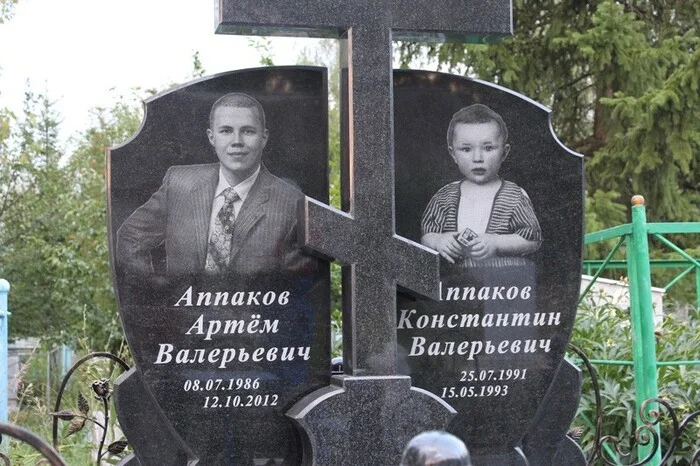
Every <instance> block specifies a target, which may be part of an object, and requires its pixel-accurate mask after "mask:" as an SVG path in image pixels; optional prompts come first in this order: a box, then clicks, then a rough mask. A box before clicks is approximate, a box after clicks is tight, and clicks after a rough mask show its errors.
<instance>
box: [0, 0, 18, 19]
mask: <svg viewBox="0 0 700 466" xmlns="http://www.w3.org/2000/svg"><path fill="white" fill-rule="evenodd" d="M16 4H17V0H0V24H2V23H4V22H5V21H6V20H8V19H10V18H12V12H13V10H14V7H15V5H16Z"/></svg>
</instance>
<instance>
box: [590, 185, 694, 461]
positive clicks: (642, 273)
mask: <svg viewBox="0 0 700 466" xmlns="http://www.w3.org/2000/svg"><path fill="white" fill-rule="evenodd" d="M691 233H700V222H688V223H647V221H646V209H645V206H644V198H643V197H642V196H634V197H633V198H632V223H628V224H625V225H620V226H617V227H614V228H609V229H607V230H602V231H598V232H595V233H590V234H587V235H586V236H585V244H586V245H589V244H594V243H598V242H601V241H609V240H613V241H615V240H616V242H615V245H614V246H613V248H612V250H611V251H610V253H609V254H608V255H607V257H606V258H605V259H603V260H586V261H584V269H585V270H586V272H588V274H589V275H591V273H592V272H594V271H595V273H594V274H593V279H592V280H591V282H590V284H589V285H588V286H587V287H586V289H585V290H584V291H583V293H582V294H581V297H580V300H579V303H580V302H581V301H582V300H583V299H584V297H585V295H586V294H587V293H588V292H589V291H590V290H591V288H592V287H593V285H594V283H595V281H596V280H597V279H598V278H599V277H600V276H601V274H602V273H603V272H604V271H605V270H606V269H614V268H625V269H627V276H628V278H629V294H630V319H631V324H632V359H633V360H632V361H617V360H597V359H592V360H591V362H593V363H597V364H616V365H632V366H633V368H634V384H635V399H636V403H637V406H642V403H643V402H644V401H645V400H648V399H650V398H657V396H658V379H657V368H658V367H660V366H668V365H687V364H698V365H700V360H699V361H657V359H656V340H655V336H654V312H653V306H652V293H651V268H652V267H654V268H657V267H658V268H681V269H683V271H682V272H681V273H679V274H678V275H677V276H676V277H675V278H674V279H673V280H671V281H670V282H669V283H668V284H667V285H666V286H665V287H664V290H665V291H666V290H668V289H669V288H671V287H672V286H674V285H675V284H677V283H678V281H679V280H681V279H682V278H683V277H685V276H686V275H688V274H689V273H691V272H695V283H696V303H697V305H698V308H700V261H699V260H698V259H695V258H693V257H692V256H690V255H689V254H688V253H686V252H685V251H684V250H683V249H681V248H679V247H678V246H676V245H675V244H674V243H673V242H671V241H670V240H669V239H668V238H666V237H665V236H664V235H669V234H691ZM650 236H651V237H652V238H655V239H656V240H658V241H659V242H660V243H661V244H662V245H664V246H665V247H667V248H669V249H670V250H671V251H674V252H676V253H677V254H678V255H680V257H681V258H680V259H674V260H650V257H649V237H650ZM623 244H624V245H625V246H626V248H625V249H626V259H625V260H613V257H614V256H615V254H616V253H617V251H618V250H619V249H620V247H621V246H622V245H623ZM648 409H649V410H657V409H658V405H657V404H656V403H652V404H650V405H649V407H648ZM641 424H642V422H641V419H640V416H639V413H638V414H637V425H641ZM655 428H656V430H657V434H659V431H658V429H659V426H658V424H657V425H656V426H655ZM651 448H652V447H651V446H650V445H646V446H645V445H640V446H639V447H638V457H639V458H645V457H647V456H648V455H649V454H651ZM661 457H662V452H661V448H658V449H657V451H656V453H655V455H654V457H653V458H652V460H651V462H649V463H648V464H650V465H652V466H658V465H659V464H660V463H661Z"/></svg>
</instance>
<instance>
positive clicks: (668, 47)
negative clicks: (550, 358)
mask: <svg viewBox="0 0 700 466" xmlns="http://www.w3.org/2000/svg"><path fill="white" fill-rule="evenodd" d="M513 6H514V18H515V35H514V37H512V38H510V39H506V40H504V41H502V42H501V43H499V44H496V45H488V46H487V45H463V44H432V45H425V44H415V43H404V44H400V46H399V52H400V55H401V64H402V66H407V65H408V64H409V63H429V64H437V67H438V68H439V69H442V70H448V71H458V72H463V73H465V74H467V75H469V76H475V77H478V78H481V79H485V80H488V81H493V82H495V83H497V84H500V85H503V86H506V87H509V88H512V89H514V90H516V91H517V92H520V93H522V94H525V95H527V96H529V97H531V98H533V99H534V100H537V101H539V102H541V103H543V104H545V105H548V106H550V107H552V109H553V125H554V128H555V129H556V132H557V134H558V136H559V137H560V138H561V139H562V141H563V142H564V143H565V144H566V145H567V146H569V147H571V148H572V149H574V150H576V151H577V152H580V153H582V154H584V156H585V157H586V160H587V165H586V175H587V185H588V186H587V195H588V197H589V199H588V202H587V207H588V210H587V214H588V215H587V223H588V231H595V230H598V229H600V228H601V227H612V226H614V225H617V224H619V220H620V215H619V214H620V213H621V212H627V211H628V205H629V199H630V198H631V197H632V195H634V194H642V195H644V196H645V197H646V199H647V206H648V207H649V216H650V221H694V220H697V219H698V218H699V217H700V198H699V197H698V188H699V187H700V186H699V185H700V170H699V169H698V166H697V165H698V158H699V155H700V143H699V142H698V140H699V138H700V105H698V104H699V103H700V102H699V101H698V100H699V99H700V92H698V87H699V85H700V84H699V80H700V66H699V63H700V62H699V60H700V59H699V57H700V53H699V51H698V40H700V39H699V38H698V30H699V27H700V21H699V20H698V18H700V2H678V1H675V0H626V1H613V0H584V1H581V0H561V1H556V2H553V1H551V0H516V1H515V2H514V5H513ZM611 203H614V204H617V207H616V208H613V206H612V205H611ZM599 209H600V210H599Z"/></svg>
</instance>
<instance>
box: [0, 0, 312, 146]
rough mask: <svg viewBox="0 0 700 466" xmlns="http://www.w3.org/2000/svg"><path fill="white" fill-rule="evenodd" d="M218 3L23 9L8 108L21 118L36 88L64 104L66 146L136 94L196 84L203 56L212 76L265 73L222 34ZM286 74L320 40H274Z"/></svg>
mask: <svg viewBox="0 0 700 466" xmlns="http://www.w3.org/2000/svg"><path fill="white" fill-rule="evenodd" d="M215 1H216V0H119V1H114V0H109V1H108V0H19V3H18V4H17V6H16V8H15V11H14V15H13V17H12V19H10V20H9V21H6V22H5V23H4V24H0V108H2V107H9V108H10V109H12V110H13V111H15V112H16V113H18V112H19V111H20V110H21V108H22V98H23V95H24V91H25V89H26V88H27V86H26V82H27V80H29V81H30V83H31V87H32V88H33V89H34V90H36V91H46V92H47V93H48V95H49V98H50V99H51V100H52V101H55V102H56V108H57V110H58V111H59V113H60V115H61V119H62V123H61V128H60V129H61V133H60V139H61V141H63V143H66V141H68V139H69V136H70V135H71V134H73V133H75V132H76V131H81V130H84V129H86V128H87V127H88V124H89V122H90V109H91V108H94V107H97V106H102V107H107V106H109V105H110V104H111V103H112V102H114V99H115V98H116V97H118V96H119V95H130V94H131V89H132V88H134V87H140V88H142V89H151V88H155V89H158V90H163V89H165V88H166V87H168V85H169V84H173V83H182V82H185V81H187V80H188V79H189V78H188V77H189V76H191V74H192V70H193V67H192V63H193V59H192V56H193V54H194V53H195V51H198V52H199V55H200V60H201V62H202V64H203V66H204V69H205V70H206V74H214V73H219V72H223V71H229V70H234V69H240V68H250V67H256V66H259V60H260V52H258V51H257V50H255V49H254V48H253V47H251V46H250V45H249V42H250V40H251V38H249V37H241V36H233V35H218V34H214V20H215V18H214V4H215ZM270 42H271V45H272V49H271V51H272V53H273V59H274V62H275V64H276V65H293V64H295V63H296V62H297V60H298V57H299V56H300V54H301V53H302V50H303V49H304V48H309V47H313V46H314V45H315V43H316V41H315V40H312V39H291V38H270Z"/></svg>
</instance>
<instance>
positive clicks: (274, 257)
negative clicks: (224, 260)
mask: <svg viewBox="0 0 700 466" xmlns="http://www.w3.org/2000/svg"><path fill="white" fill-rule="evenodd" d="M218 180H219V164H218V163H213V164H205V165H186V166H174V167H171V168H169V169H168V171H167V173H166V175H165V178H164V179H163V184H162V186H161V187H160V189H159V190H158V191H157V192H156V193H155V194H153V196H151V198H150V199H149V200H148V201H147V202H146V203H145V204H143V205H142V206H141V207H139V208H138V209H136V211H135V212H134V213H133V214H132V215H131V216H130V217H129V218H128V219H127V220H126V221H125V222H124V223H123V224H122V226H121V227H120V228H119V230H118V231H117V248H116V258H117V263H118V264H121V265H122V266H123V267H124V271H125V272H127V273H128V274H129V275H142V276H149V275H152V274H153V265H152V260H151V250H152V249H153V248H155V247H157V246H159V245H161V244H163V243H165V252H166V269H167V270H166V274H167V276H169V277H176V276H182V275H191V274H196V273H201V272H203V271H204V265H205V262H206V257H207V245H208V243H209V237H208V235H209V221H210V218H211V208H212V201H213V199H214V191H215V189H216V186H217V183H218ZM302 198H303V194H302V193H301V191H299V190H298V189H296V188H294V187H292V186H291V185H289V184H287V183H285V182H284V181H282V180H280V179H279V178H277V177H276V176H274V175H272V174H270V172H268V171H267V169H266V168H265V167H264V166H261V168H260V173H259V174H258V178H257V179H256V180H255V183H254V184H253V186H252V187H251V189H250V192H249V193H248V196H247V197H246V199H245V201H244V203H243V205H242V207H241V209H240V212H239V213H238V216H237V217H236V221H235V224H234V232H233V239H232V253H231V261H230V263H229V270H230V271H232V273H234V274H235V275H239V276H248V277H250V276H255V275H257V274H260V273H269V272H294V271H301V270H304V269H305V268H307V267H308V266H309V263H310V262H309V260H308V259H307V258H305V257H304V256H303V255H302V253H301V250H300V249H299V248H298V245H297V220H296V219H297V204H298V202H299V200H300V199H302Z"/></svg>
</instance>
